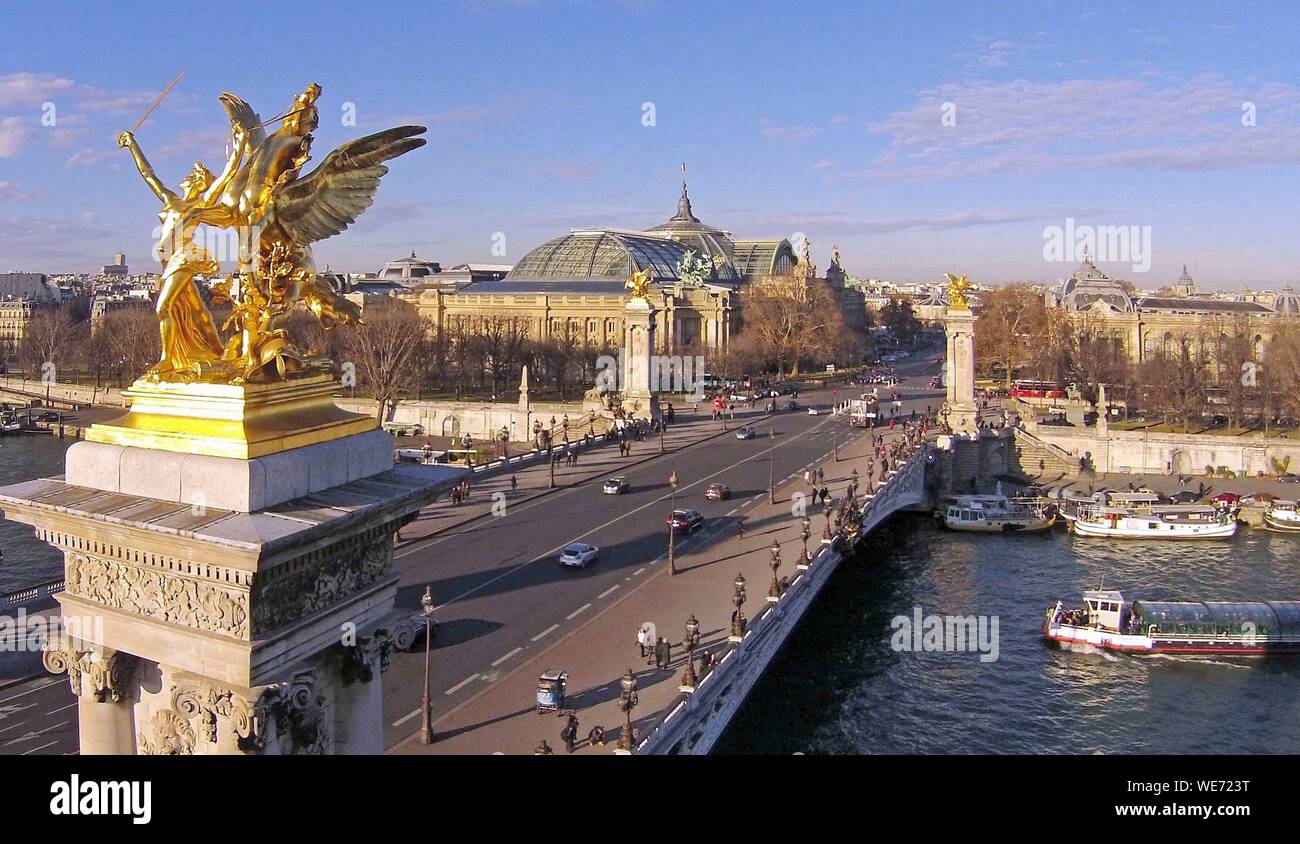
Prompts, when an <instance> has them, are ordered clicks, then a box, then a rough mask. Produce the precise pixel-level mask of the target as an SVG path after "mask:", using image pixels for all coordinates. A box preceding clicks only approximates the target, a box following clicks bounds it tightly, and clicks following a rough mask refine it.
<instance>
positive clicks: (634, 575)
mask: <svg viewBox="0 0 1300 844" xmlns="http://www.w3.org/2000/svg"><path fill="white" fill-rule="evenodd" d="M643 571H645V566H642V567H641V568H639V569H637V570H636V571H634V572H632V576H633V577H636V576H637V575H638V574H640V573H641V572H643Z"/></svg>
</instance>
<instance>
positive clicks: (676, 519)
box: [664, 510, 704, 533]
mask: <svg viewBox="0 0 1300 844" xmlns="http://www.w3.org/2000/svg"><path fill="white" fill-rule="evenodd" d="M664 524H666V525H668V526H669V527H671V528H673V529H674V530H684V531H686V532H687V533H690V532H691V531H693V530H697V529H699V528H702V527H704V516H703V515H702V514H701V513H700V511H699V510H674V511H673V514H672V515H671V516H669V517H668V519H667V521H665V522H664Z"/></svg>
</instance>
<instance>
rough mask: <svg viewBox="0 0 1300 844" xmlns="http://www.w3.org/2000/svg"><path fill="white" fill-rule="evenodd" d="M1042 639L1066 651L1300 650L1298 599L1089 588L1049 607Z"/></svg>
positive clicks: (1240, 652)
mask: <svg viewBox="0 0 1300 844" xmlns="http://www.w3.org/2000/svg"><path fill="white" fill-rule="evenodd" d="M1043 638H1044V639H1046V640H1047V641H1048V642H1049V643H1051V644H1054V645H1057V646H1059V647H1061V648H1064V649H1066V650H1085V651H1086V650H1105V651H1115V652H1119V653H1131V654H1156V653H1179V654H1225V655H1238V656H1256V655H1266V654H1267V655H1271V654H1300V601H1134V602H1132V603H1131V604H1129V603H1128V602H1126V601H1125V600H1124V596H1123V595H1122V594H1121V593H1120V592H1118V591H1115V590H1109V589H1090V590H1088V591H1086V592H1084V593H1083V606H1082V607H1079V608H1077V609H1067V608H1066V607H1065V606H1064V605H1063V603H1062V602H1061V601H1057V602H1056V605H1055V606H1054V607H1051V608H1049V609H1048V610H1047V616H1046V618H1045V619H1044V621H1043Z"/></svg>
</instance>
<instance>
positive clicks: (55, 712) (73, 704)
mask: <svg viewBox="0 0 1300 844" xmlns="http://www.w3.org/2000/svg"><path fill="white" fill-rule="evenodd" d="M76 705H77V704H76V702H75V701H74V702H72V703H70V704H68V705H67V706H60V707H59V708H58V709H56V710H54V711H53V712H46V713H45V714H46V715H58V714H59V713H60V712H62V711H63V710H65V709H71V708H72V707H74V706H76Z"/></svg>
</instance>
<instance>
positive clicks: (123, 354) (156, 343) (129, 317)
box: [96, 308, 162, 385]
mask: <svg viewBox="0 0 1300 844" xmlns="http://www.w3.org/2000/svg"><path fill="white" fill-rule="evenodd" d="M96 336H97V338H103V340H102V342H103V347H104V350H105V351H106V352H107V354H108V356H109V359H110V361H111V365H112V367H113V370H114V371H115V372H116V373H117V377H118V383H119V385H120V384H121V383H122V381H123V380H124V379H125V380H127V381H134V380H135V379H136V378H139V377H140V376H141V375H143V374H144V373H145V372H146V371H147V370H148V369H149V367H151V366H153V365H154V364H156V363H157V362H158V359H159V358H160V357H162V343H161V340H160V339H159V334H158V318H157V317H156V316H155V315H154V312H153V310H152V309H148V308H125V309H123V310H119V311H110V312H109V313H107V314H105V315H104V321H103V323H101V324H100V326H99V331H98V332H96Z"/></svg>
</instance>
